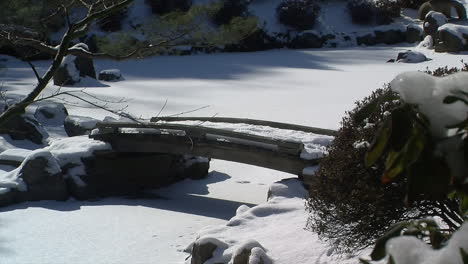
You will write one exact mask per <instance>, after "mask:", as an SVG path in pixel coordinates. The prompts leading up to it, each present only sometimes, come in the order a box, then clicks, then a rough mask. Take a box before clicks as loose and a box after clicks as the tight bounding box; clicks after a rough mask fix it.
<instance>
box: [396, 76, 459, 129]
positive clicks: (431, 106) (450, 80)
mask: <svg viewBox="0 0 468 264" xmlns="http://www.w3.org/2000/svg"><path fill="white" fill-rule="evenodd" d="M467 82H468V73H467V72H459V73H455V74H451V75H449V76H446V77H433V76H431V75H429V74H426V73H422V72H407V73H402V74H400V75H398V76H397V77H395V79H394V80H393V81H392V82H391V84H390V86H391V88H392V90H394V91H396V92H398V93H399V94H400V96H401V97H402V99H403V100H404V101H405V102H407V103H410V104H417V105H418V107H419V110H420V111H421V112H422V113H423V114H424V115H425V116H426V117H427V118H428V119H429V121H430V123H431V131H432V133H433V135H434V136H436V137H444V136H446V135H447V133H448V129H447V127H448V126H451V125H455V124H459V123H461V122H462V121H463V120H465V119H466V118H467V117H468V106H467V105H465V104H464V103H462V102H456V103H453V104H444V103H443V100H444V98H445V97H447V96H449V95H452V93H453V92H455V91H457V90H460V91H464V92H465V93H466V92H468V89H467V87H466V83H467Z"/></svg>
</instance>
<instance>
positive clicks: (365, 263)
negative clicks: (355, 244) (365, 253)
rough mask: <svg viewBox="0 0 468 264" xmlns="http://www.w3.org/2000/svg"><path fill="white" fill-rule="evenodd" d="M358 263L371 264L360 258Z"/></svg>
mask: <svg viewBox="0 0 468 264" xmlns="http://www.w3.org/2000/svg"><path fill="white" fill-rule="evenodd" d="M359 262H361V264H371V262H370V261H369V260H365V259H362V258H359Z"/></svg>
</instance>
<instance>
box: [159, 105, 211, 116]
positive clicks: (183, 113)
mask: <svg viewBox="0 0 468 264" xmlns="http://www.w3.org/2000/svg"><path fill="white" fill-rule="evenodd" d="M208 107H210V106H209V105H205V106H202V107H199V108H196V109H193V110H190V111H186V112H181V113H178V114H174V115H168V116H164V117H175V116H180V115H185V114H190V113H193V112H196V111H199V110H202V109H205V108H208Z"/></svg>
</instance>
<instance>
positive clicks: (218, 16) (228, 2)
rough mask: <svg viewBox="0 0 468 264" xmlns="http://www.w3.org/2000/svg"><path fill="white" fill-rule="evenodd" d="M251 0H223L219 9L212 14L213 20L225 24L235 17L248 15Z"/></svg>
mask: <svg viewBox="0 0 468 264" xmlns="http://www.w3.org/2000/svg"><path fill="white" fill-rule="evenodd" d="M248 5H249V0H222V1H221V2H220V6H219V8H218V10H217V11H216V12H215V13H214V14H213V15H212V18H211V20H212V22H213V23H214V24H216V25H225V24H229V22H230V21H231V20H232V19H233V18H235V17H241V16H245V15H247V7H248Z"/></svg>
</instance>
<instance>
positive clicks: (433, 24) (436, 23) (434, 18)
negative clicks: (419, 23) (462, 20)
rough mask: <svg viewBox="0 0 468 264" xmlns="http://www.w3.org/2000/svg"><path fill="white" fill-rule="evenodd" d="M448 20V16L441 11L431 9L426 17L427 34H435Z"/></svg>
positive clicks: (425, 29) (425, 30)
mask: <svg viewBox="0 0 468 264" xmlns="http://www.w3.org/2000/svg"><path fill="white" fill-rule="evenodd" d="M447 22H448V19H447V17H446V16H445V15H444V14H442V13H439V12H435V11H430V12H429V13H427V15H426V18H425V19H424V24H423V25H424V32H425V33H426V35H431V36H434V35H435V34H436V33H437V29H438V28H439V27H441V26H443V25H445V24H446V23H447Z"/></svg>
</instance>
